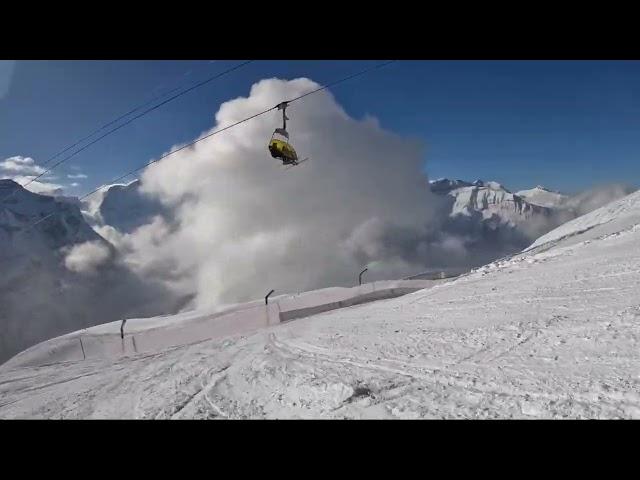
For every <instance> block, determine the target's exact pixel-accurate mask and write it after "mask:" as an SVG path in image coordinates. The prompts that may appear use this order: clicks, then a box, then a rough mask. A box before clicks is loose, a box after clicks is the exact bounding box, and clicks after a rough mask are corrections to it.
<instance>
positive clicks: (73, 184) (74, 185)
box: [71, 182, 80, 187]
mask: <svg viewBox="0 0 640 480" xmlns="http://www.w3.org/2000/svg"><path fill="white" fill-rule="evenodd" d="M71 186H72V187H79V186H80V184H79V183H78V182H73V183H72V184H71Z"/></svg>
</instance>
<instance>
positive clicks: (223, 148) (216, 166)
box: [121, 78, 434, 306]
mask: <svg viewBox="0 0 640 480" xmlns="http://www.w3.org/2000/svg"><path fill="white" fill-rule="evenodd" d="M317 87H318V85H317V84H316V83H314V82H313V81H311V80H308V79H304V78H302V79H296V80H292V81H284V80H278V79H269V80H263V81H260V82H259V83H257V84H255V85H254V86H253V87H252V89H251V92H250V95H249V96H248V97H247V98H238V99H235V100H231V101H229V102H226V103H224V104H223V105H221V107H220V109H219V111H218V112H217V114H216V125H215V126H214V128H213V129H216V128H219V127H221V126H225V125H228V124H231V123H233V122H236V121H238V120H240V119H242V118H245V117H248V116H250V115H252V114H254V113H255V112H257V111H261V110H264V109H266V108H268V107H271V106H273V105H275V104H277V103H279V102H281V101H282V100H283V99H286V98H291V97H295V96H297V95H300V94H303V93H306V92H309V91H311V90H313V89H315V88H317ZM287 113H288V116H289V117H290V119H291V120H290V122H289V123H288V130H289V132H290V135H291V140H292V143H293V144H294V146H295V148H296V149H297V150H298V153H299V155H300V156H301V157H303V156H304V157H306V156H309V157H310V158H311V160H310V161H308V162H306V163H304V164H302V165H300V166H299V167H295V168H292V169H289V170H284V169H283V167H282V166H281V165H280V163H279V162H278V161H277V160H274V159H273V158H271V157H270V155H269V152H268V150H267V143H268V141H269V138H270V136H271V133H272V132H273V129H274V128H276V127H279V126H280V124H281V114H280V112H275V111H274V112H273V113H271V114H268V115H264V116H262V117H260V118H258V119H256V120H253V121H251V122H247V123H245V124H243V125H242V126H239V127H236V128H233V129H230V130H227V131H225V132H223V133H221V134H219V135H217V136H215V137H213V138H212V139H210V140H206V141H203V142H200V143H198V144H196V145H195V146H193V147H190V148H188V149H185V150H184V151H182V152H180V153H177V154H175V155H172V156H170V157H167V158H166V159H163V160H162V161H160V162H158V163H156V164H154V165H152V166H151V167H150V168H148V169H147V170H146V172H145V174H144V175H143V177H142V190H143V192H145V194H146V195H149V196H151V197H155V198H157V199H159V200H160V201H162V202H163V203H164V204H165V206H166V207H167V208H168V209H170V210H171V211H172V213H173V215H172V220H171V221H169V220H167V219H162V218H157V219H156V220H155V221H154V222H153V223H151V224H149V225H146V226H144V227H142V228H139V229H138V230H136V231H135V232H133V233H132V234H131V235H128V236H125V237H124V240H123V243H122V245H121V247H122V248H123V249H124V250H126V252H127V254H126V258H127V261H128V262H129V264H130V265H131V266H132V268H137V269H138V271H144V272H153V273H154V275H156V278H157V277H164V278H168V279H169V280H168V281H170V282H173V283H174V284H176V285H179V287H180V288H181V289H184V290H185V291H187V292H188V291H192V292H195V294H196V305H197V306H202V305H207V304H211V303H218V302H230V301H241V300H246V299H249V298H255V297H257V296H262V295H264V293H265V292H266V291H269V289H271V288H275V289H276V290H277V291H279V292H285V291H297V290H306V289H310V288H317V287H322V286H328V285H335V284H338V285H339V284H343V285H349V284H353V281H354V278H357V273H358V271H359V270H360V268H361V265H360V262H359V259H358V258H357V257H356V256H354V255H353V252H352V244H353V242H351V243H350V242H349V239H350V238H351V237H352V234H353V233H354V232H355V231H357V229H358V228H360V227H361V226H362V225H366V224H367V223H368V222H371V221H373V219H376V221H378V222H381V224H382V225H384V228H385V229H390V230H393V229H395V230H397V231H401V232H403V234H404V232H405V231H406V232H411V231H412V229H421V228H423V227H422V226H423V225H424V224H425V223H428V222H429V219H430V216H431V215H432V214H433V203H434V196H433V194H431V192H430V191H429V189H428V182H427V179H426V177H425V176H424V174H423V173H422V172H423V163H424V151H423V148H422V146H421V145H420V144H419V143H418V142H417V141H412V140H409V139H406V138H401V137H399V136H397V135H395V134H393V133H390V132H388V131H385V130H383V129H382V128H381V127H380V126H379V124H378V123H377V122H376V121H373V120H371V119H364V120H357V119H354V118H351V117H350V116H349V115H348V114H347V113H346V112H345V111H344V110H343V109H342V108H341V107H340V106H339V105H338V104H337V103H336V102H335V100H334V98H333V96H332V95H331V94H330V93H328V92H326V91H325V92H321V93H318V94H316V95H313V96H309V97H307V98H305V100H304V101H301V102H297V103H294V104H292V105H291V107H290V109H289V110H288V112H287ZM408 235H411V234H410V233H409V234H408ZM381 253H384V254H386V252H381ZM392 253H393V252H392ZM386 260H388V262H389V265H391V264H392V263H394V259H393V258H388V259H386ZM396 264H397V262H395V263H394V265H396Z"/></svg>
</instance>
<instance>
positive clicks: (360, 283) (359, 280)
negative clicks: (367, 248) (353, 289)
mask: <svg viewBox="0 0 640 480" xmlns="http://www.w3.org/2000/svg"><path fill="white" fill-rule="evenodd" d="M367 270H369V269H368V268H365V269H364V270H362V271H361V272H360V275H358V285H362V274H363V273H364V272H366V271H367Z"/></svg>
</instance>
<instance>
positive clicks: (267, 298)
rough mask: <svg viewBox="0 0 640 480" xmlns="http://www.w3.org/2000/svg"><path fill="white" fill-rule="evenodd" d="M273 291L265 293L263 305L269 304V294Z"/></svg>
mask: <svg viewBox="0 0 640 480" xmlns="http://www.w3.org/2000/svg"><path fill="white" fill-rule="evenodd" d="M273 292H275V290H271V291H270V292H269V293H267V296H266V297H264V304H265V305H269V295H271V294H272V293H273Z"/></svg>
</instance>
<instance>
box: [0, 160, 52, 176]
mask: <svg viewBox="0 0 640 480" xmlns="http://www.w3.org/2000/svg"><path fill="white" fill-rule="evenodd" d="M45 171H46V170H45V169H44V168H42V167H41V166H39V165H36V163H35V161H34V160H33V158H31V157H21V156H15V157H10V158H7V159H5V160H3V161H2V162H0V173H6V174H22V175H40V174H42V173H44V172H45Z"/></svg>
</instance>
